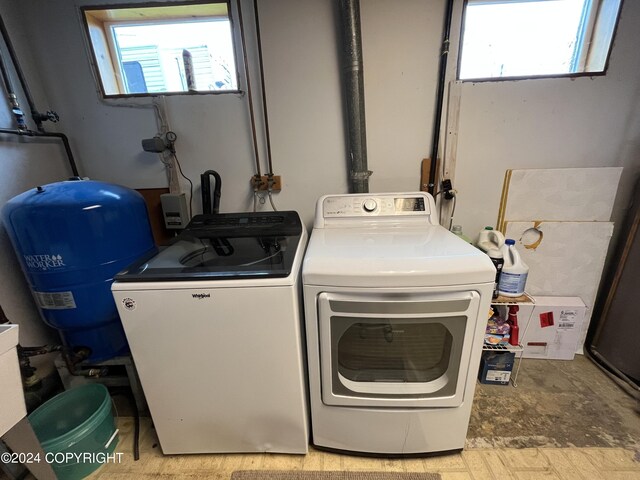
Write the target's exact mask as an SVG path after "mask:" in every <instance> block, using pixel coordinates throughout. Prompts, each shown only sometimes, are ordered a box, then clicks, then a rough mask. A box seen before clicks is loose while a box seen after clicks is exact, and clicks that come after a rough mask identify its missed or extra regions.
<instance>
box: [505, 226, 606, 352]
mask: <svg viewBox="0 0 640 480" xmlns="http://www.w3.org/2000/svg"><path fill="white" fill-rule="evenodd" d="M534 228H535V229H537V230H538V231H539V232H541V234H542V236H541V237H539V238H534V237H535V235H536V232H535V231H534V230H532V229H534ZM525 232H526V233H525ZM505 233H506V235H505V236H506V237H507V238H513V239H514V240H515V241H516V248H517V249H518V252H519V253H520V255H521V257H522V259H523V260H524V262H525V263H526V264H527V265H528V266H529V276H528V278H527V284H526V286H525V289H526V291H527V292H528V293H529V294H531V295H552V296H565V297H573V296H577V297H580V298H581V299H582V301H583V302H584V303H585V305H586V306H587V309H588V310H587V313H586V315H585V321H584V325H583V331H582V332H581V334H580V340H579V342H578V350H577V353H582V346H583V344H584V339H585V337H586V334H587V329H588V327H589V321H590V319H591V312H592V308H593V304H594V302H595V299H596V294H597V293H598V286H599V284H600V277H601V276H602V268H603V267H604V262H605V259H606V256H607V249H608V248H609V241H610V240H611V235H612V234H613V223H611V222H508V223H507V224H506V226H505Z"/></svg>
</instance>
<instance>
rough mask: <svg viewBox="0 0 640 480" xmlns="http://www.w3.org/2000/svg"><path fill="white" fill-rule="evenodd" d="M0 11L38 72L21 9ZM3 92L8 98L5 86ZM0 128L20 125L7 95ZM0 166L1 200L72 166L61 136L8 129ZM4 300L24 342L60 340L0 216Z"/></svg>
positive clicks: (0, 144) (0, 139)
mask: <svg viewBox="0 0 640 480" xmlns="http://www.w3.org/2000/svg"><path fill="white" fill-rule="evenodd" d="M0 14H1V15H2V17H3V19H4V21H5V24H6V25H7V29H8V30H9V33H10V35H12V42H13V44H14V47H15V49H16V51H17V52H18V54H19V55H21V56H22V58H23V61H22V62H21V65H22V68H23V70H24V71H25V74H26V75H29V76H30V77H34V76H35V77H36V78H37V76H36V75H35V73H34V72H35V70H34V68H33V65H32V64H31V62H30V61H29V58H30V55H28V54H29V52H30V49H29V46H28V39H27V38H26V36H25V35H24V29H23V28H21V24H20V17H19V15H17V12H16V10H15V9H14V8H9V6H8V2H3V3H0ZM16 27H19V28H16ZM0 51H1V53H2V56H3V58H7V60H8V56H7V53H6V49H5V48H4V45H2V47H1V50H0ZM12 77H13V84H14V88H16V89H17V88H19V83H18V80H17V79H16V78H15V76H14V75H12ZM30 87H31V90H32V93H33V94H34V96H35V97H36V98H37V99H39V100H42V99H43V94H42V90H41V89H40V85H39V82H34V83H33V84H30ZM18 94H19V98H20V105H21V107H22V110H23V111H24V113H25V115H26V116H27V118H30V115H29V107H28V104H27V103H26V101H25V99H24V97H23V96H22V94H21V92H18ZM1 95H2V97H3V98H4V96H5V93H4V91H3V92H2V94H1ZM37 106H38V107H39V108H41V109H42V110H46V108H45V107H46V103H38V105H37ZM0 128H10V129H14V128H16V125H15V123H14V120H13V115H12V114H11V112H10V110H9V108H8V106H7V104H6V102H4V101H3V102H0ZM32 128H33V125H32ZM0 169H1V172H2V173H0V206H1V205H4V203H5V202H6V201H7V200H9V199H11V198H12V197H14V196H15V195H18V194H19V193H22V192H23V191H25V190H28V189H30V188H34V187H36V186H37V185H44V184H47V183H51V182H56V181H59V180H64V179H66V178H68V177H69V176H71V169H70V167H69V165H68V163H67V159H66V156H65V154H64V149H63V148H62V146H61V143H60V141H58V140H55V139H37V140H36V139H32V138H30V139H23V138H19V137H16V136H13V135H7V134H0ZM0 305H2V308H3V309H4V311H5V313H6V315H7V317H8V318H9V320H11V321H12V322H13V323H17V324H19V325H20V343H21V344H22V345H25V346H36V345H42V344H45V343H59V342H60V339H59V338H58V336H57V335H56V334H55V333H54V331H53V330H52V329H50V328H48V327H47V326H46V325H45V324H44V323H43V322H42V321H41V320H40V315H39V313H38V310H37V308H36V306H35V303H34V301H33V298H32V297H31V293H30V291H29V288H28V287H27V283H26V281H25V278H24V276H23V274H22V271H21V269H20V265H19V264H18V261H17V258H16V255H15V253H14V251H13V248H12V247H11V243H10V241H9V238H8V236H7V233H6V231H5V229H4V226H3V225H2V222H0ZM35 363H38V362H37V361H36V362H35Z"/></svg>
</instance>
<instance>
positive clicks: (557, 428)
mask: <svg viewBox="0 0 640 480" xmlns="http://www.w3.org/2000/svg"><path fill="white" fill-rule="evenodd" d="M522 362H523V363H522V366H521V369H520V375H519V378H518V387H517V388H514V387H512V386H497V385H482V384H478V386H477V388H476V394H475V398H474V404H473V411H472V413H471V421H470V424H469V432H468V434H467V446H468V447H471V448H491V447H512V448H530V447H617V448H629V449H638V448H639V447H640V415H638V412H637V410H636V409H637V407H638V405H637V401H634V400H633V399H632V398H631V397H629V396H628V395H627V394H626V393H624V392H623V391H622V390H621V389H620V388H619V387H618V386H617V385H616V384H615V383H614V382H613V381H612V380H611V379H609V378H608V377H607V376H606V375H604V374H603V373H602V371H601V370H600V369H599V368H598V367H597V366H596V365H595V364H593V362H591V361H590V360H588V359H587V358H585V357H584V356H582V355H576V357H575V359H574V360H573V361H562V360H556V361H552V360H538V359H524V360H522Z"/></svg>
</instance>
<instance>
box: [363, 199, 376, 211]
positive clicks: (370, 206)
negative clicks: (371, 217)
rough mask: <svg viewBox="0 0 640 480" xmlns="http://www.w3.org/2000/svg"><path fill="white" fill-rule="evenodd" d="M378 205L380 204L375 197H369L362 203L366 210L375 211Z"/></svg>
mask: <svg viewBox="0 0 640 480" xmlns="http://www.w3.org/2000/svg"><path fill="white" fill-rule="evenodd" d="M377 207H378V204H377V203H376V201H375V200H374V199H373V198H367V199H366V200H365V201H364V203H363V204H362V208H364V211H365V212H373V211H374V210H375V209H376V208H377Z"/></svg>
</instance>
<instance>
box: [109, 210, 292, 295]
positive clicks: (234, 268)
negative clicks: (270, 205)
mask: <svg viewBox="0 0 640 480" xmlns="http://www.w3.org/2000/svg"><path fill="white" fill-rule="evenodd" d="M302 231H303V228H302V224H301V222H300V217H299V216H298V214H297V213H296V212H258V213H237V214H231V213H227V214H216V215H198V216H196V217H194V219H193V220H192V221H191V223H190V224H189V225H188V227H187V229H186V230H184V231H183V232H182V233H181V234H180V235H179V236H178V237H176V238H175V239H174V240H173V242H172V243H171V245H170V246H168V247H167V248H165V249H163V250H161V251H160V252H159V253H157V254H155V255H153V256H152V257H147V258H142V259H140V260H139V261H137V262H136V263H134V264H133V265H130V266H129V267H128V268H127V269H126V270H124V271H122V272H120V273H118V274H117V275H116V277H115V279H116V280H117V281H120V282H149V281H172V280H178V281H190V280H229V279H246V278H274V277H288V276H289V275H290V274H291V271H292V269H293V263H294V259H295V255H296V251H297V249H298V244H299V243H300V238H301V236H302Z"/></svg>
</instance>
